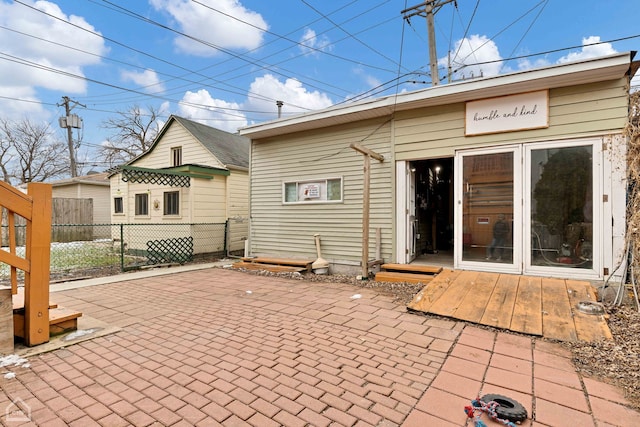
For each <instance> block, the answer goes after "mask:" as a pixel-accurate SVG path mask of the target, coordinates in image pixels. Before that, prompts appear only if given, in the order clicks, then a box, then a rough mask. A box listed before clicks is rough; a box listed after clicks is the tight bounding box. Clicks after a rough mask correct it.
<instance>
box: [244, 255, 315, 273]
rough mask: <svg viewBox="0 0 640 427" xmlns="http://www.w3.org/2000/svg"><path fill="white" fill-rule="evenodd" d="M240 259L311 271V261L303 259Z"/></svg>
mask: <svg viewBox="0 0 640 427" xmlns="http://www.w3.org/2000/svg"><path fill="white" fill-rule="evenodd" d="M241 259H242V261H244V262H247V263H257V264H270V265H283V266H289V267H298V268H302V269H304V270H307V271H311V264H313V260H304V259H288V258H270V257H256V258H250V257H244V258H241Z"/></svg>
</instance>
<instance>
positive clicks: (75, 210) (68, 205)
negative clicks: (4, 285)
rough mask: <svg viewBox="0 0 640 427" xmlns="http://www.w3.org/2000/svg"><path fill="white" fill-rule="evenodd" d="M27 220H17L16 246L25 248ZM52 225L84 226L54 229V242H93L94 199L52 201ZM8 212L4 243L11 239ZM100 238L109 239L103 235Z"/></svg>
mask: <svg viewBox="0 0 640 427" xmlns="http://www.w3.org/2000/svg"><path fill="white" fill-rule="evenodd" d="M26 223H27V222H26V220H25V219H24V218H22V217H17V218H16V219H15V226H16V227H15V240H16V245H18V246H24V244H25V242H26ZM51 223H52V224H65V225H66V224H82V225H80V226H75V227H53V228H52V230H51V241H52V242H78V241H89V240H93V239H94V238H96V237H97V236H96V235H95V233H94V227H93V226H92V224H93V200H92V199H70V198H57V197H56V198H53V199H51ZM7 224H8V222H7V217H6V212H2V227H1V231H0V233H2V236H1V239H2V241H3V242H5V241H7V239H8V238H9V227H8V226H7ZM98 237H108V233H107V235H101V236H98Z"/></svg>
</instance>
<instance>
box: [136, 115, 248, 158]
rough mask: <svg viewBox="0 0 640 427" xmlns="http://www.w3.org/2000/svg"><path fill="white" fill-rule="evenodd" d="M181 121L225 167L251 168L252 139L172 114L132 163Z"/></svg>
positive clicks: (152, 147)
mask: <svg viewBox="0 0 640 427" xmlns="http://www.w3.org/2000/svg"><path fill="white" fill-rule="evenodd" d="M174 122H176V123H179V124H180V125H181V126H182V127H183V128H185V130H186V131H187V132H189V133H190V134H191V136H193V137H194V138H195V139H196V140H197V141H198V142H200V143H201V144H202V146H203V147H205V148H206V149H207V150H209V152H210V153H211V154H213V156H214V157H216V158H217V159H218V160H219V161H220V163H222V164H223V165H224V166H225V167H238V168H249V147H250V140H249V138H247V137H244V136H240V135H236V134H232V133H229V132H225V131H223V130H220V129H216V128H214V127H211V126H207V125H203V124H202V123H198V122H194V121H193V120H189V119H185V118H184V117H179V116H175V115H171V116H170V117H169V120H167V122H166V123H165V124H164V126H163V127H162V129H161V130H160V132H159V133H158V135H157V136H156V138H155V140H154V141H153V144H151V147H149V149H148V150H147V151H145V152H144V153H142V154H140V155H139V156H137V157H135V158H134V159H132V160H130V161H129V162H128V163H127V164H128V165H132V164H133V163H134V162H136V161H137V160H139V159H141V158H142V157H144V156H146V155H147V154H149V153H150V152H151V151H153V149H154V147H155V146H156V145H157V144H158V142H159V141H160V140H161V139H162V137H163V136H164V134H165V133H166V132H167V130H168V129H169V127H170V126H171V124H172V123H174Z"/></svg>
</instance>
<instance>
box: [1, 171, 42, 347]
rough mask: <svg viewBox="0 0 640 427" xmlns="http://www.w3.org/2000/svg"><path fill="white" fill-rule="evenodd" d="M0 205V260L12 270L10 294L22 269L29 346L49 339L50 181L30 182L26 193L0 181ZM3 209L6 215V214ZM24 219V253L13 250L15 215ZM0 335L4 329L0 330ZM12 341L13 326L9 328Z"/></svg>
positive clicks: (25, 331)
mask: <svg viewBox="0 0 640 427" xmlns="http://www.w3.org/2000/svg"><path fill="white" fill-rule="evenodd" d="M0 209H1V210H2V213H3V215H2V216H1V217H2V218H3V221H4V218H6V221H7V225H8V227H7V230H8V231H7V238H6V240H5V239H4V236H2V237H3V239H2V241H1V242H0V246H3V247H7V248H8V250H0V262H1V263H5V264H8V265H9V267H10V270H11V273H10V274H11V294H12V295H15V294H17V293H18V270H22V271H23V272H24V313H25V315H24V340H25V344H26V345H28V346H34V345H37V344H42V343H45V342H47V341H49V262H50V247H51V240H50V237H51V185H50V184H42V183H30V184H29V185H28V187H27V194H24V193H23V192H21V191H20V190H18V189H16V188H14V187H12V186H10V185H9V184H7V183H4V182H1V181H0ZM5 213H6V215H5ZM17 217H21V218H24V220H25V221H26V226H25V229H26V241H25V256H24V257H21V256H18V255H17V252H16V247H17V244H16V233H15V229H16V227H15V224H16V218H17ZM0 333H1V334H3V335H2V337H4V334H5V333H6V332H4V331H1V332H0ZM10 333H11V340H12V341H11V343H12V344H13V328H10Z"/></svg>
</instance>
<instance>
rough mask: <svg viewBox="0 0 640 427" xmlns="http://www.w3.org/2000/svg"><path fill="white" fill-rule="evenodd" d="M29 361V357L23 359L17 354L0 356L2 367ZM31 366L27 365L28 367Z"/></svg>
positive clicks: (22, 364)
mask: <svg viewBox="0 0 640 427" xmlns="http://www.w3.org/2000/svg"><path fill="white" fill-rule="evenodd" d="M25 363H27V359H23V358H22V357H20V356H18V355H17V354H10V355H8V356H3V357H0V368H4V367H5V366H23V367H24V364H25ZM28 367H29V366H27V368H28Z"/></svg>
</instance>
